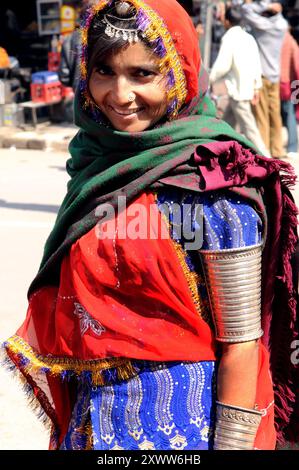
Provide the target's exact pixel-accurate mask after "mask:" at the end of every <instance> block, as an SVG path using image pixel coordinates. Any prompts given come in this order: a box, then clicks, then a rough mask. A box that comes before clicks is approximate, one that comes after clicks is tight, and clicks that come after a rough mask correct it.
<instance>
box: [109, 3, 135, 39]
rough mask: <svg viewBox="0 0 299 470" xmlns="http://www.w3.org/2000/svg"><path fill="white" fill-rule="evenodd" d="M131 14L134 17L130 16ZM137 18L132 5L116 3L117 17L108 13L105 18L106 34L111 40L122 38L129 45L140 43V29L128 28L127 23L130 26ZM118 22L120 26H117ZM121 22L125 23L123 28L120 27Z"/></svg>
mask: <svg viewBox="0 0 299 470" xmlns="http://www.w3.org/2000/svg"><path fill="white" fill-rule="evenodd" d="M131 13H132V15H131V16H130V14H131ZM136 18H137V14H136V9H135V7H134V6H133V5H132V4H131V3H129V2H126V1H118V2H116V3H115V15H112V14H110V13H106V14H105V15H104V17H103V22H104V23H105V24H106V29H105V34H106V35H107V36H109V37H110V38H114V37H115V38H122V39H123V40H124V41H128V42H129V43H136V42H138V41H139V37H138V29H137V28H126V23H127V24H129V23H130V22H131V21H132V20H135V19H136ZM116 22H117V24H118V26H116V25H115V23H116ZM119 22H122V23H123V27H119Z"/></svg>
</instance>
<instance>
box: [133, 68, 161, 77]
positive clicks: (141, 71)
mask: <svg viewBox="0 0 299 470" xmlns="http://www.w3.org/2000/svg"><path fill="white" fill-rule="evenodd" d="M134 75H135V76H136V77H141V78H148V77H153V76H154V75H156V74H155V72H154V71H153V70H146V69H137V70H136V71H135V73H134Z"/></svg>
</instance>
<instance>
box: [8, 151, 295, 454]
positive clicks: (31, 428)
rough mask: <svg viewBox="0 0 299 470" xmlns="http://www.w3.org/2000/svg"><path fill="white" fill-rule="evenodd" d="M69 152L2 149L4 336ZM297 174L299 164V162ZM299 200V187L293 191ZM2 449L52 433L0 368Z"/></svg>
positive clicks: (18, 312) (32, 269)
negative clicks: (48, 432)
mask: <svg viewBox="0 0 299 470" xmlns="http://www.w3.org/2000/svg"><path fill="white" fill-rule="evenodd" d="M67 158H68V155H67V154H65V153H49V152H42V151H36V150H15V151H11V150H5V149H1V150H0V214H1V217H0V227H1V239H0V241H1V243H0V250H1V256H0V259H1V287H0V289H1V304H0V312H1V315H0V332H1V333H0V335H1V336H0V340H1V341H3V340H5V339H6V338H8V337H9V336H11V335H12V334H14V333H15V330H16V329H17V327H18V326H19V325H20V324H21V322H22V321H23V320H24V318H25V313H26V308H27V299H26V292H27V288H28V286H29V284H30V282H31V280H32V279H33V277H34V276H35V274H36V272H37V270H38V266H39V263H40V260H41V256H42V250H43V245H44V243H45V241H46V238H47V235H48V234H49V232H50V230H51V227H52V226H53V223H54V221H55V217H56V213H57V211H58V208H59V205H60V203H61V201H62V199H63V196H64V194H65V190H66V183H67V181H68V175H67V174H66V172H65V161H66V159H67ZM296 172H297V174H299V162H296ZM295 196H296V200H297V203H299V186H298V185H297V188H296V192H295ZM0 408H1V418H0V449H1V450H4V449H15V450H17V449H25V450H29V449H35V450H37V449H47V448H48V434H47V432H46V431H45V429H44V427H43V425H42V424H41V423H40V422H39V421H38V419H37V418H36V417H35V415H34V414H33V413H32V411H31V410H30V409H29V407H27V405H26V398H25V395H24V394H23V392H22V390H21V386H20V385H19V384H18V383H17V381H16V380H15V379H13V378H12V377H11V374H9V373H8V372H6V371H5V370H3V368H0Z"/></svg>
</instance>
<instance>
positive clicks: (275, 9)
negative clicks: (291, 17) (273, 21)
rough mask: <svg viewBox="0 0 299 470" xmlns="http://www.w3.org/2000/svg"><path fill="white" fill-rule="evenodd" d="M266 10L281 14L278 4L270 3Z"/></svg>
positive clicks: (280, 7) (279, 4)
mask: <svg viewBox="0 0 299 470" xmlns="http://www.w3.org/2000/svg"><path fill="white" fill-rule="evenodd" d="M267 10H268V11H271V12H273V13H281V12H282V6H281V3H278V2H274V3H270V5H268V8H267Z"/></svg>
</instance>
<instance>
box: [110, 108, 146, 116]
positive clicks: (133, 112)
mask: <svg viewBox="0 0 299 470" xmlns="http://www.w3.org/2000/svg"><path fill="white" fill-rule="evenodd" d="M112 109H113V110H114V111H115V112H116V113H117V114H121V115H122V116H130V114H135V113H137V112H138V111H140V110H141V109H142V108H136V109H132V110H131V111H126V112H125V111H118V110H117V109H115V108H112Z"/></svg>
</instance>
